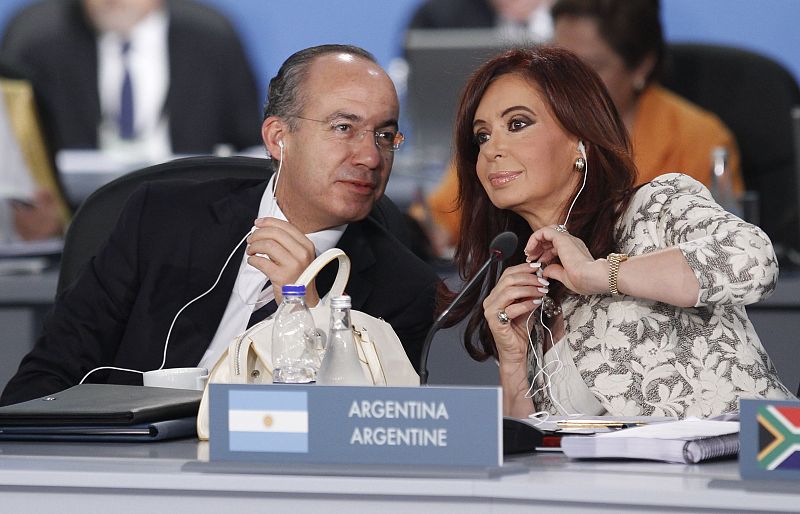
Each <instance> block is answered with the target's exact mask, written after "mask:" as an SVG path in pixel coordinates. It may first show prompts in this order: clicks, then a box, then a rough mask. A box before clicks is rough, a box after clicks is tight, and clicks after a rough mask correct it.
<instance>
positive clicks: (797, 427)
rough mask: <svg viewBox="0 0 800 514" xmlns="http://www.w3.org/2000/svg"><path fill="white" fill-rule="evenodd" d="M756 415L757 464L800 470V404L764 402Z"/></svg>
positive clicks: (773, 468) (769, 469)
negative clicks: (766, 403) (795, 405)
mask: <svg viewBox="0 0 800 514" xmlns="http://www.w3.org/2000/svg"><path fill="white" fill-rule="evenodd" d="M751 419H752V418H751ZM756 419H757V420H758V455H757V457H756V460H757V462H758V467H759V468H760V469H763V470H768V471H772V470H776V469H780V470H786V469H793V470H800V407H788V406H778V405H761V406H759V407H758V410H757V415H756Z"/></svg>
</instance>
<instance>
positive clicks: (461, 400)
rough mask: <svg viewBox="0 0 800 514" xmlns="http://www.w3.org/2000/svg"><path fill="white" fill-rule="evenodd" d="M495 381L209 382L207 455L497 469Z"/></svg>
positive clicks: (499, 459)
mask: <svg viewBox="0 0 800 514" xmlns="http://www.w3.org/2000/svg"><path fill="white" fill-rule="evenodd" d="M500 395H501V392H500V388H498V387H337V386H319V385H310V386H309V385H243V384H211V385H210V386H209V422H210V427H209V428H210V438H209V445H210V448H209V450H210V459H211V460H212V461H250V462H258V461H262V462H270V463H276V462H293V463H311V464H383V465H414V466H420V465H432V466H457V467H472V466H475V467H490V466H502V464H503V442H502V439H501V437H502V431H501V423H502V412H501V409H502V402H501V396H500Z"/></svg>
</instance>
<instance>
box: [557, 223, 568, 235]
mask: <svg viewBox="0 0 800 514" xmlns="http://www.w3.org/2000/svg"><path fill="white" fill-rule="evenodd" d="M556 232H561V233H562V234H569V231H567V226H566V225H564V224H563V223H562V224H560V225H556Z"/></svg>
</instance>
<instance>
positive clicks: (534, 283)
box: [483, 263, 549, 366]
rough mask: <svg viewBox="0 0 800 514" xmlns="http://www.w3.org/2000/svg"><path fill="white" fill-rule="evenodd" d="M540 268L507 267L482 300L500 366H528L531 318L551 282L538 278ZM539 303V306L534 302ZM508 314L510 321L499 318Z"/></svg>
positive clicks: (522, 265) (531, 266) (530, 266)
mask: <svg viewBox="0 0 800 514" xmlns="http://www.w3.org/2000/svg"><path fill="white" fill-rule="evenodd" d="M538 269H539V266H538V265H531V264H528V263H525V264H518V265H516V266H512V267H510V268H506V270H505V271H503V274H502V275H501V276H500V280H498V281H497V285H495V287H494V289H492V291H491V293H489V296H487V297H486V299H485V300H484V301H483V315H484V317H485V318H486V321H487V322H488V324H489V330H491V331H492V335H493V336H494V340H495V345H496V346H497V353H498V358H499V360H500V364H501V366H502V365H503V364H505V363H520V362H521V363H525V362H527V355H528V330H527V328H526V327H525V324H526V321H527V319H528V315H529V314H530V313H531V312H532V311H533V310H534V309H536V308H537V307H538V306H539V305H540V304H541V302H542V297H543V296H544V295H546V294H547V292H548V291H549V289H548V285H549V281H548V280H547V279H544V278H540V277H538V276H537V275H536V271H537V270H538ZM534 302H536V303H534ZM501 313H505V315H506V316H507V317H508V322H505V323H504V322H503V321H501V319H500V315H501Z"/></svg>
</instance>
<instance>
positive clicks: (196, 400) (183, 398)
mask: <svg viewBox="0 0 800 514" xmlns="http://www.w3.org/2000/svg"><path fill="white" fill-rule="evenodd" d="M202 394H203V393H202V391H190V390H186V389H168V388H162V387H142V386H127V385H116V384H81V385H77V386H74V387H71V388H69V389H65V390H64V391H61V392H59V393H54V394H50V395H47V396H43V397H41V398H37V399H35V400H29V401H27V402H22V403H17V404H15V405H8V406H6V407H0V440H34V439H37V440H82V441H89V440H97V441H104V440H120V441H122V440H126V441H133V440H141V441H150V440H161V439H171V438H175V437H187V436H195V435H196V431H195V423H194V420H196V417H197V410H198V408H199V406H200V399H201V397H202Z"/></svg>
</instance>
